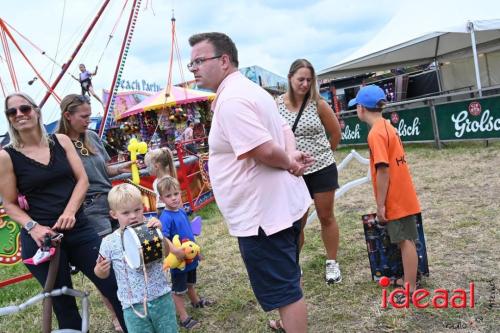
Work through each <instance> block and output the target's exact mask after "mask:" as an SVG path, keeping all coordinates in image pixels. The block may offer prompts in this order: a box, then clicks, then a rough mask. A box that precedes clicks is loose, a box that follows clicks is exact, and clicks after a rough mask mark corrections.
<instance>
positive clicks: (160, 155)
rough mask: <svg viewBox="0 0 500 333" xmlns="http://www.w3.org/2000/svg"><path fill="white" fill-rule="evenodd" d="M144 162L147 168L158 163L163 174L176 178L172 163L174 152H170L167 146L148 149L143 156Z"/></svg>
mask: <svg viewBox="0 0 500 333" xmlns="http://www.w3.org/2000/svg"><path fill="white" fill-rule="evenodd" d="M144 163H145V164H146V166H147V167H148V168H150V167H151V166H153V164H156V163H158V164H159V165H160V168H162V172H163V173H164V174H168V175H169V176H172V177H174V178H177V170H176V169H175V165H174V154H172V151H171V150H170V149H168V148H167V147H164V148H159V149H153V150H150V151H148V152H147V153H146V156H145V157H144Z"/></svg>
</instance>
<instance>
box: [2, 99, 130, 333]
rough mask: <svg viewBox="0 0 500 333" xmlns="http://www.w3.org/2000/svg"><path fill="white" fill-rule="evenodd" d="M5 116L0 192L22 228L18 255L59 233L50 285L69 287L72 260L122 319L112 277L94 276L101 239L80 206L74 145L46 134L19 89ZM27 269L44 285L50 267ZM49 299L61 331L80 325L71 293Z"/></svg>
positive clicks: (82, 183) (82, 186) (84, 184)
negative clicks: (22, 201)
mask: <svg viewBox="0 0 500 333" xmlns="http://www.w3.org/2000/svg"><path fill="white" fill-rule="evenodd" d="M5 115H6V118H7V122H8V124H9V134H10V138H11V144H10V145H9V146H8V147H5V149H3V150H1V151H0V174H1V175H2V176H1V177H0V195H1V196H2V197H3V200H4V207H5V210H6V211H7V213H8V214H9V215H10V217H11V218H12V219H13V220H14V221H17V223H19V224H20V225H21V227H22V228H23V229H22V230H21V244H22V258H23V259H28V258H31V257H33V255H34V254H35V253H36V251H37V250H38V248H39V247H40V246H41V245H42V243H43V241H44V238H45V237H46V236H52V237H53V236H55V235H57V233H58V232H59V233H63V234H64V237H63V238H62V240H61V246H60V250H59V251H61V255H60V260H59V270H58V271H57V276H56V283H55V285H54V289H58V288H61V287H63V286H68V287H70V288H71V287H72V283H71V276H70V273H69V269H65V268H68V267H69V264H68V262H69V261H71V262H72V263H73V264H74V265H75V266H76V267H77V268H78V269H79V270H80V271H82V272H83V273H84V274H85V275H87V277H89V278H90V279H91V280H92V281H93V282H94V284H95V285H96V287H97V288H98V289H99V291H101V293H103V294H104V295H105V296H106V297H107V298H108V299H109V300H110V302H111V303H112V304H113V308H114V309H115V311H116V312H117V314H118V315H119V320H120V322H121V323H124V321H123V314H122V309H121V305H120V302H119V301H118V298H117V296H116V290H117V286H116V280H115V277H114V275H113V274H112V276H110V278H108V279H106V280H100V279H99V278H97V277H96V276H95V274H94V270H93V268H94V265H95V261H96V259H97V256H98V249H99V246H100V238H99V237H98V236H97V234H96V233H95V231H94V230H93V229H92V227H91V226H89V224H88V221H87V219H86V217H85V214H84V213H83V210H82V208H81V205H82V202H83V199H84V198H85V192H86V191H87V188H88V180H87V175H86V174H85V170H84V168H83V165H82V162H81V160H80V158H79V157H78V155H77V153H76V150H75V147H74V146H73V144H72V143H71V141H70V139H69V138H68V137H67V136H65V135H62V134H55V135H51V136H48V135H47V134H46V132H45V128H44V126H43V122H42V116H41V111H40V109H39V108H38V106H37V105H36V103H35V102H34V101H33V99H32V98H31V97H29V96H27V95H25V94H23V93H14V94H11V95H9V96H7V97H6V98H5ZM18 194H19V195H23V196H24V197H25V201H26V202H27V206H26V207H23V208H21V207H20V206H19V203H18ZM27 268H28V269H29V270H30V272H31V273H32V274H33V276H34V277H35V278H36V279H37V280H38V282H39V283H40V284H41V285H42V286H44V285H45V281H46V279H47V274H48V265H47V264H42V265H36V266H35V265H27ZM53 302H54V303H53V304H54V312H55V314H56V317H57V320H58V322H59V328H60V329H65V328H71V329H81V324H82V323H81V321H82V319H81V317H80V314H79V312H78V307H77V306H76V301H75V298H74V297H72V296H59V297H54V300H53ZM123 325H124V324H123ZM123 327H124V326H123Z"/></svg>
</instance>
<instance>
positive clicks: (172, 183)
mask: <svg viewBox="0 0 500 333" xmlns="http://www.w3.org/2000/svg"><path fill="white" fill-rule="evenodd" d="M180 189H181V185H180V184H179V181H178V180H177V179H176V178H174V177H172V176H165V177H163V178H161V179H160V180H159V181H158V184H156V190H157V191H158V193H159V194H160V195H164V194H165V193H167V192H169V191H172V190H178V191H180Z"/></svg>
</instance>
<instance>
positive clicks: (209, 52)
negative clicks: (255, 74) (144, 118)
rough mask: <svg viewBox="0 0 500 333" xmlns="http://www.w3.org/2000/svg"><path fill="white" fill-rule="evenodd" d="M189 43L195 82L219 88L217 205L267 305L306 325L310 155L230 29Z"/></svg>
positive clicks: (214, 155)
mask: <svg viewBox="0 0 500 333" xmlns="http://www.w3.org/2000/svg"><path fill="white" fill-rule="evenodd" d="M189 44H190V45H191V47H192V50H191V62H190V63H189V64H188V68H189V70H190V71H191V72H192V73H193V74H194V77H195V79H196V83H197V84H198V85H199V86H200V87H203V88H207V89H210V90H212V91H216V93H217V96H216V98H215V100H214V102H213V104H212V108H213V111H214V115H213V119H212V126H211V129H210V134H209V137H208V144H209V161H208V165H209V168H208V169H209V174H210V181H211V184H212V188H213V191H214V195H215V199H216V201H217V204H218V206H219V208H220V210H221V212H222V214H223V215H224V218H225V219H226V223H227V226H228V229H229V233H230V234H231V235H232V236H236V237H238V244H239V247H240V252H241V256H242V258H243V261H244V263H245V266H246V269H247V272H248V276H249V279H250V283H251V285H252V289H253V291H254V294H255V296H256V298H257V300H258V301H259V303H260V305H261V306H262V308H263V309H264V311H271V310H274V309H278V310H279V312H280V317H281V319H282V325H283V327H284V328H285V330H286V331H287V332H306V331H307V309H306V304H305V301H304V298H303V295H302V289H301V287H300V268H299V264H298V253H299V252H298V239H299V234H300V218H301V217H302V215H304V213H305V212H306V211H307V209H308V207H309V205H310V204H311V198H310V196H309V192H308V191H307V187H306V185H305V183H304V180H303V179H302V177H300V176H301V175H302V174H303V173H304V171H305V170H306V169H307V168H308V167H309V166H310V165H312V162H313V160H312V158H310V156H308V155H307V154H304V153H302V152H299V151H297V150H296V149H295V139H294V136H293V134H292V131H291V129H290V127H289V126H288V125H287V124H286V122H285V121H284V119H282V118H281V116H280V115H279V112H278V109H277V107H276V103H275V101H274V100H273V98H272V97H271V95H269V94H268V93H267V92H266V91H265V90H264V89H262V88H261V87H259V86H258V85H256V84H255V83H253V82H252V81H250V80H248V79H247V78H246V77H245V76H243V75H242V74H241V73H240V72H239V71H238V51H237V49H236V46H235V45H234V43H233V41H232V40H231V39H230V38H229V37H228V36H226V35H225V34H222V33H216V32H214V33H203V34H197V35H193V36H191V38H190V39H189ZM280 323H281V322H280Z"/></svg>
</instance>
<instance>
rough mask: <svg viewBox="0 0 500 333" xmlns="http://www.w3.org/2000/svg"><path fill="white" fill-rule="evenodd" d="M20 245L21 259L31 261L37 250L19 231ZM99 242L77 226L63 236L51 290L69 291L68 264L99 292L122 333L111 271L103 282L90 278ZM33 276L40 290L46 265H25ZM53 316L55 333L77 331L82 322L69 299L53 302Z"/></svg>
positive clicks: (98, 239) (25, 234) (87, 229)
mask: <svg viewBox="0 0 500 333" xmlns="http://www.w3.org/2000/svg"><path fill="white" fill-rule="evenodd" d="M21 242H22V257H23V259H25V258H31V257H33V255H34V254H35V253H36V251H37V250H38V246H37V245H36V243H35V241H34V240H33V239H32V238H31V236H30V235H28V234H27V233H26V232H25V231H24V230H23V231H21ZM100 245H101V239H100V238H99V236H97V234H96V233H95V231H94V230H93V229H92V228H91V227H90V226H88V225H84V226H79V227H78V228H75V230H73V231H71V232H66V233H64V238H63V241H62V243H61V247H60V252H61V256H60V260H59V269H58V271H57V277H56V281H55V284H54V289H59V288H61V287H63V286H66V287H68V288H73V284H72V281H71V274H70V268H69V262H71V264H72V265H73V266H75V267H76V268H78V269H79V270H80V271H82V273H83V274H85V276H87V277H88V278H89V279H90V280H91V281H92V282H93V283H94V285H95V286H96V287H97V289H99V291H100V292H101V293H102V294H103V295H104V296H105V297H106V298H107V299H108V300H109V302H110V303H111V304H112V305H113V309H114V310H115V313H116V316H117V317H118V320H119V321H120V325H121V326H122V328H123V330H124V331H125V332H126V327H125V321H124V320H123V310H122V307H121V304H120V301H119V300H118V296H117V289H118V287H117V285H116V279H115V274H114V272H113V269H111V274H110V276H109V277H108V278H107V279H100V278H98V277H97V276H96V275H95V274H94V266H95V264H96V259H97V256H98V254H99V247H100ZM26 267H27V268H28V269H29V271H30V272H31V273H32V274H33V276H34V277H35V278H36V279H37V280H38V282H39V283H40V284H41V285H42V288H43V286H44V285H45V280H46V279H47V273H48V269H49V263H48V262H46V263H43V264H40V265H38V266H33V265H26ZM53 304H54V312H55V314H56V317H57V321H58V322H59V329H63V328H72V329H76V330H81V327H82V318H81V316H80V313H79V312H78V307H77V305H76V300H75V298H74V297H73V296H67V295H62V296H57V297H54V298H53Z"/></svg>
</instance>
